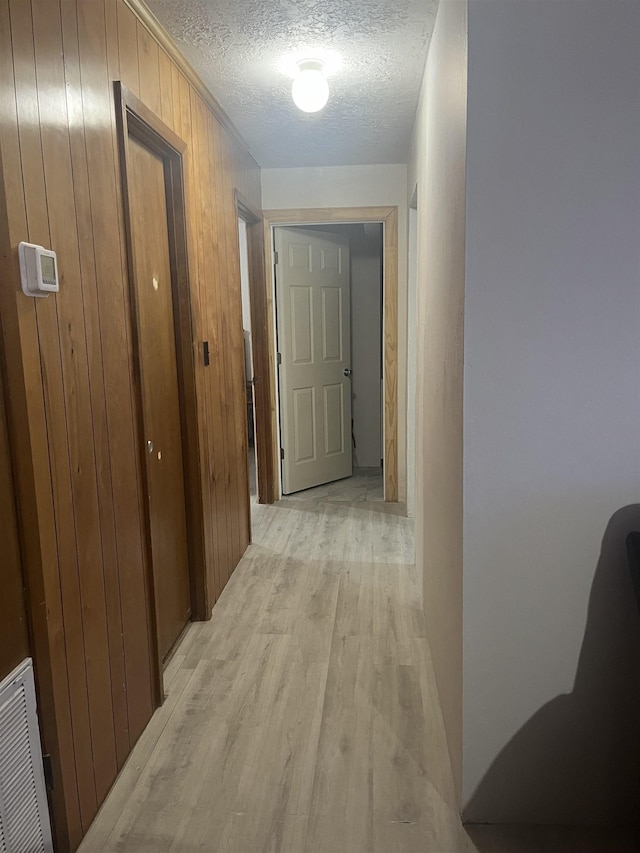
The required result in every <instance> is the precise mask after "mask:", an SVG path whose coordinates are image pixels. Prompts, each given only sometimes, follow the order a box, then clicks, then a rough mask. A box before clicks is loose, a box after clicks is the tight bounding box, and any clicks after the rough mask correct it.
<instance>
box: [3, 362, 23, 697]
mask: <svg viewBox="0 0 640 853" xmlns="http://www.w3.org/2000/svg"><path fill="white" fill-rule="evenodd" d="M3 384H4V383H3V380H2V373H1V372H0V547H1V548H2V562H1V564H0V565H1V568H0V589H1V590H2V591H1V592H0V681H2V679H3V678H4V677H5V676H6V675H8V674H9V673H10V672H11V671H12V670H13V669H15V667H16V666H18V664H19V663H20V662H21V661H23V660H24V659H25V658H26V657H27V656H28V655H29V635H28V631H27V612H26V609H25V604H24V591H23V580H22V566H21V563H20V549H19V545H18V527H17V521H16V506H15V494H14V489H13V476H12V472H11V457H10V454H9V438H8V435H7V419H6V412H5V402H4V388H3Z"/></svg>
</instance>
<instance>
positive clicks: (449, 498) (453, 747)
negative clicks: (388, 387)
mask: <svg viewBox="0 0 640 853" xmlns="http://www.w3.org/2000/svg"><path fill="white" fill-rule="evenodd" d="M466 71H467V4H466V2H460V0H440V5H439V9H438V14H437V17H436V23H435V28H434V32H433V36H432V39H431V46H430V48H429V55H428V58H427V65H426V69H425V78H424V83H423V87H422V94H421V97H420V103H419V105H418V112H417V116H416V126H415V130H414V135H413V143H412V154H411V161H410V167H409V175H408V179H409V180H408V186H409V187H411V191H412V192H413V187H415V185H416V182H417V184H418V193H417V203H418V214H417V215H418V218H417V227H416V230H417V245H418V252H417V314H418V334H417V345H416V352H417V375H416V511H415V519H416V565H417V566H418V568H419V570H420V571H421V573H422V577H423V589H424V596H423V600H424V610H425V616H426V624H427V633H428V638H429V645H430V648H431V656H432V659H433V667H434V670H435V676H436V682H437V685H438V692H439V696H440V703H441V706H442V714H443V719H444V725H445V728H446V734H447V742H448V747H449V754H450V757H451V769H452V770H453V774H454V779H455V786H454V785H452V784H451V781H450V776H451V773H450V771H449V772H448V773H447V768H444V767H441V768H440V770H439V775H438V777H437V778H436V777H435V775H434V771H435V768H432V774H431V778H432V780H434V783H435V784H436V785H437V787H438V790H439V791H440V794H441V795H442V796H443V797H444V798H445V799H446V800H447V801H449V802H450V803H451V804H452V801H454V800H455V801H457V798H458V794H459V788H460V783H461V763H462V375H463V352H462V344H463V340H462V323H463V306H464V255H465V142H466V111H467V99H466V95H467V76H466Z"/></svg>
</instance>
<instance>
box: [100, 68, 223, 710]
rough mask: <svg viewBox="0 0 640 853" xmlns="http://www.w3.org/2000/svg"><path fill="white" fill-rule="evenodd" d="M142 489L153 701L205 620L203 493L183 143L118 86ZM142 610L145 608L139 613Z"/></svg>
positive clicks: (134, 97)
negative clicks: (176, 651)
mask: <svg viewBox="0 0 640 853" xmlns="http://www.w3.org/2000/svg"><path fill="white" fill-rule="evenodd" d="M114 87H115V97H116V105H117V109H116V114H117V118H118V138H119V144H120V162H121V173H122V190H123V193H122V195H123V203H124V217H125V232H126V238H127V262H128V269H129V281H130V299H131V311H132V316H133V320H134V322H133V336H134V348H135V352H136V362H137V372H138V382H137V394H136V397H137V400H136V407H137V410H138V423H139V424H140V428H141V435H140V436H139V443H140V451H139V461H140V470H141V476H142V481H143V483H144V487H145V490H144V491H145V495H146V496H147V500H145V523H146V528H147V530H146V545H147V547H146V554H145V558H146V559H145V561H146V564H147V573H146V574H147V599H148V610H147V631H148V636H149V654H150V661H151V670H152V672H153V673H154V684H153V690H154V698H155V701H156V704H158V705H159V704H160V703H161V702H162V696H163V692H162V664H163V661H166V660H167V659H168V657H169V656H170V654H171V651H172V649H173V648H174V646H175V644H176V642H177V641H178V639H179V637H180V636H181V634H182V632H183V630H184V627H185V625H186V623H187V622H188V621H189V620H195V619H204V618H206V615H207V614H206V612H205V610H206V607H205V600H206V596H205V560H204V541H203V527H204V525H203V518H202V495H201V492H200V488H201V486H200V477H199V463H198V428H197V410H196V395H195V373H194V365H193V351H192V348H193V334H192V328H191V305H190V292H189V279H188V268H187V243H186V227H185V212H184V191H183V164H182V155H183V152H184V150H185V148H186V146H185V143H184V142H183V141H182V140H181V139H180V138H179V137H177V136H176V135H175V134H174V133H173V131H172V130H171V129H170V128H168V127H167V126H166V125H164V124H163V123H162V122H161V121H160V120H159V119H158V118H157V116H155V114H154V113H152V112H151V111H150V110H149V109H148V108H147V107H145V105H144V104H143V103H142V102H141V101H140V100H139V99H138V98H136V96H135V95H133V94H132V93H131V92H129V91H128V90H127V89H126V88H125V87H124V86H122V85H121V84H120V83H119V82H116V83H115V84H114ZM141 617H143V614H141Z"/></svg>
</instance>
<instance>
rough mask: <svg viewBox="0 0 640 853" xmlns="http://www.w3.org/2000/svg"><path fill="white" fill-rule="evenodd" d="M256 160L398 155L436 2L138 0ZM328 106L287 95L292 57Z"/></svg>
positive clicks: (358, 160) (304, 162) (271, 163)
mask: <svg viewBox="0 0 640 853" xmlns="http://www.w3.org/2000/svg"><path fill="white" fill-rule="evenodd" d="M147 5H148V6H149V8H150V9H151V11H152V12H153V13H154V14H155V16H156V17H157V18H158V20H159V21H160V22H161V23H162V24H163V25H164V27H165V28H166V29H167V31H168V32H169V33H170V35H171V36H172V37H173V39H174V41H175V42H176V43H177V45H178V47H179V48H180V49H181V51H182V52H183V53H184V55H185V56H186V57H187V59H188V60H189V61H190V62H191V64H192V65H193V67H194V68H195V70H196V71H197V72H198V74H199V75H200V77H201V78H202V79H203V81H204V82H205V83H206V85H207V86H208V88H209V89H210V90H211V92H212V93H213V94H214V95H215V97H216V98H217V99H218V101H219V102H220V103H221V105H222V106H223V107H224V109H225V110H226V111H227V113H228V114H229V116H230V118H231V119H232V121H233V122H234V123H235V125H236V127H237V128H238V130H239V131H240V132H241V133H242V135H243V136H244V138H245V139H246V141H247V143H248V145H249V147H250V149H251V151H252V153H253V154H254V156H255V158H256V159H257V161H258V163H260V165H261V166H264V167H267V168H268V167H293V166H336V165H356V164H366V163H403V162H406V158H407V150H408V145H409V138H410V134H411V129H412V126H413V118H414V115H415V109H416V104H417V100H418V94H419V91H420V85H421V81H422V73H423V69H424V63H425V59H426V54H427V48H428V45H429V39H430V36H431V32H432V29H433V24H434V20H435V12H436V7H437V0H147ZM305 57H307V58H320V59H324V60H325V61H326V62H327V64H328V67H329V68H330V69H331V71H330V76H329V85H330V88H331V95H330V98H329V103H328V105H327V106H326V107H325V108H324V110H322V112H320V113H316V114H314V115H305V114H304V113H301V112H300V111H299V110H298V109H297V108H296V107H295V106H294V105H293V102H292V100H291V82H292V76H293V74H292V69H293V68H295V63H296V61H297V60H298V59H303V58H305Z"/></svg>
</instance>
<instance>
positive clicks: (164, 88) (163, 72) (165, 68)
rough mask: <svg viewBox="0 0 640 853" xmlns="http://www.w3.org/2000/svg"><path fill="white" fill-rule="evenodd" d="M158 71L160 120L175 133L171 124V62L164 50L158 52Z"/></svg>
mask: <svg viewBox="0 0 640 853" xmlns="http://www.w3.org/2000/svg"><path fill="white" fill-rule="evenodd" d="M158 71H159V75H160V77H159V80H160V118H161V119H162V121H163V122H164V123H165V124H166V125H168V126H169V127H170V128H171V130H173V131H175V130H176V128H175V126H174V123H173V118H174V116H173V78H172V75H171V60H170V59H169V57H168V56H167V54H166V53H165V52H164V50H160V51H158ZM176 132H177V131H176Z"/></svg>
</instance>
